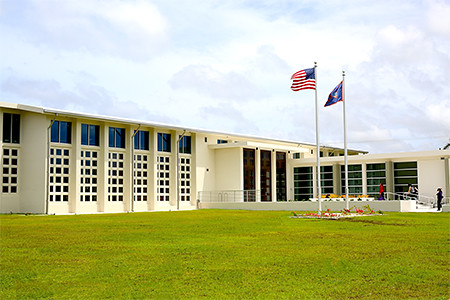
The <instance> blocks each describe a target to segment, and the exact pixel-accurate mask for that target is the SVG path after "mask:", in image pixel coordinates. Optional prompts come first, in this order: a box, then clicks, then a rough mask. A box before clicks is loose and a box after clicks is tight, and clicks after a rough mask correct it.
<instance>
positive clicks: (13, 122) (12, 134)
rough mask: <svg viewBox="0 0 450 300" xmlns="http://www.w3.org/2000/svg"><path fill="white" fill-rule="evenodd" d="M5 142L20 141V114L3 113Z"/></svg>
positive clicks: (15, 142)
mask: <svg viewBox="0 0 450 300" xmlns="http://www.w3.org/2000/svg"><path fill="white" fill-rule="evenodd" d="M3 142H5V143H14V144H19V143H20V115H17V114H9V113H4V114H3Z"/></svg>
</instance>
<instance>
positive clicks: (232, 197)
mask: <svg viewBox="0 0 450 300" xmlns="http://www.w3.org/2000/svg"><path fill="white" fill-rule="evenodd" d="M260 200H261V193H260V191H259V190H222V191H200V192H198V201H199V202H203V203H211V202H222V203H233V202H259V201H260Z"/></svg>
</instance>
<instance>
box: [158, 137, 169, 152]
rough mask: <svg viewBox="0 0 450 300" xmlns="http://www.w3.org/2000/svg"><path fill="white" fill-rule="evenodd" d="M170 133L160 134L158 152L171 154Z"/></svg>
mask: <svg viewBox="0 0 450 300" xmlns="http://www.w3.org/2000/svg"><path fill="white" fill-rule="evenodd" d="M170 150H171V149H170V133H158V151H163V152H170Z"/></svg>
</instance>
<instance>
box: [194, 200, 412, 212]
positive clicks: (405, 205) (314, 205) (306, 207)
mask: <svg viewBox="0 0 450 300" xmlns="http://www.w3.org/2000/svg"><path fill="white" fill-rule="evenodd" d="M365 205H369V206H370V208H371V209H373V210H374V211H379V210H381V211H397V212H414V211H415V210H416V205H415V201H411V200H394V201H352V202H350V203H349V207H350V209H352V210H354V209H355V207H357V208H360V209H363V206H365ZM345 207H346V205H345V202H335V201H326V202H322V210H327V209H330V210H332V211H340V210H342V209H344V208H345ZM199 208H200V209H208V208H216V209H245V210H290V211H316V210H318V209H319V203H318V202H309V201H306V202H302V201H299V202H237V203H199Z"/></svg>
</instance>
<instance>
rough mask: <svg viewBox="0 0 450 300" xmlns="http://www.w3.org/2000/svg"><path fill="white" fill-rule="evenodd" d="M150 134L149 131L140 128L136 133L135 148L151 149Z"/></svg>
mask: <svg viewBox="0 0 450 300" xmlns="http://www.w3.org/2000/svg"><path fill="white" fill-rule="evenodd" d="M135 132H136V131H135ZM148 136H149V134H148V131H141V130H139V131H138V132H137V133H136V134H135V135H134V149H138V150H148V149H149V143H148Z"/></svg>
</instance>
